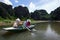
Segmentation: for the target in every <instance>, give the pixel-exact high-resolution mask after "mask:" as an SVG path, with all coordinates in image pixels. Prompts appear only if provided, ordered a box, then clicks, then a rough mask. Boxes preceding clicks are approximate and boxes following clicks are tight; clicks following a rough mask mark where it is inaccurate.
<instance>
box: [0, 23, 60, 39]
mask: <svg viewBox="0 0 60 40" xmlns="http://www.w3.org/2000/svg"><path fill="white" fill-rule="evenodd" d="M2 28H4V27H0V40H60V23H58V22H54V23H48V22H44V23H38V24H36V26H35V28H34V29H35V30H36V31H33V32H29V31H24V32H20V33H13V32H7V31H3V30H2Z"/></svg>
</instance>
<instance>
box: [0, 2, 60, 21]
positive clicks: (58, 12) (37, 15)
mask: <svg viewBox="0 0 60 40" xmlns="http://www.w3.org/2000/svg"><path fill="white" fill-rule="evenodd" d="M59 17H60V7H58V8H57V9H55V10H54V11H52V12H51V13H50V14H48V13H47V11H46V10H44V9H41V10H35V11H34V12H32V13H29V10H28V8H27V7H22V6H17V7H15V8H12V5H7V4H5V3H2V2H0V21H4V22H8V21H9V22H10V20H11V21H12V20H13V21H14V20H15V19H16V18H20V19H21V20H26V19H31V20H60V18H59ZM6 20H7V21H6Z"/></svg>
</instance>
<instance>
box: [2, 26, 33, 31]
mask: <svg viewBox="0 0 60 40" xmlns="http://www.w3.org/2000/svg"><path fill="white" fill-rule="evenodd" d="M33 28H34V25H30V27H29V29H33ZM3 30H5V31H10V32H20V31H25V30H27V29H26V28H23V27H18V28H14V27H8V28H3Z"/></svg>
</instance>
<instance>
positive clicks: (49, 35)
mask: <svg viewBox="0 0 60 40" xmlns="http://www.w3.org/2000/svg"><path fill="white" fill-rule="evenodd" d="M45 38H46V39H49V40H58V39H59V35H58V34H57V33H56V32H55V31H54V30H52V28H51V24H48V27H47V30H46V32H45Z"/></svg>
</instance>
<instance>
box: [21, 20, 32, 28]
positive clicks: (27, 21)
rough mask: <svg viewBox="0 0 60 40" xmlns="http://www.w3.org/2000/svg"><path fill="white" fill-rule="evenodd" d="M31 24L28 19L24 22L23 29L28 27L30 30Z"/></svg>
mask: <svg viewBox="0 0 60 40" xmlns="http://www.w3.org/2000/svg"><path fill="white" fill-rule="evenodd" d="M30 22H31V20H30V19H27V20H26V21H24V23H23V25H22V27H23V28H25V27H28V28H29V26H30V24H31V23H30Z"/></svg>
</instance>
